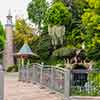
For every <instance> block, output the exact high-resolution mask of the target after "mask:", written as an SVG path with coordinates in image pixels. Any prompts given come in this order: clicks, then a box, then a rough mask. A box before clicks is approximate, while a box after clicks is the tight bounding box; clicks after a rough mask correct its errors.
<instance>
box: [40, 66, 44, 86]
mask: <svg viewBox="0 0 100 100" xmlns="http://www.w3.org/2000/svg"><path fill="white" fill-rule="evenodd" d="M43 67H44V65H43V64H41V69H40V84H42V83H43Z"/></svg>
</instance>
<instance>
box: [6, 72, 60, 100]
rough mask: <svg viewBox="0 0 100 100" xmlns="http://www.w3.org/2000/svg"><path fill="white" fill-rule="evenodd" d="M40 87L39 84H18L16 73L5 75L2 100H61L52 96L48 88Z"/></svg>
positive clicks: (56, 96)
mask: <svg viewBox="0 0 100 100" xmlns="http://www.w3.org/2000/svg"><path fill="white" fill-rule="evenodd" d="M40 87H41V86H40V85H39V84H32V83H23V82H19V81H18V74H17V73H11V74H9V73H7V74H6V75H5V96H4V97H5V99H4V100H62V96H61V95H59V94H52V93H51V91H50V90H49V89H48V88H45V89H41V88H40Z"/></svg>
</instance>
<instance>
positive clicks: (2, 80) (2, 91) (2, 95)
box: [0, 65, 4, 100]
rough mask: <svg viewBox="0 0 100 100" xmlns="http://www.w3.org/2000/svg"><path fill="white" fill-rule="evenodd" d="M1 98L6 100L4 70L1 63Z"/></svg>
mask: <svg viewBox="0 0 100 100" xmlns="http://www.w3.org/2000/svg"><path fill="white" fill-rule="evenodd" d="M0 100H4V70H3V68H2V65H0Z"/></svg>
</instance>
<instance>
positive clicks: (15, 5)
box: [0, 0, 31, 24]
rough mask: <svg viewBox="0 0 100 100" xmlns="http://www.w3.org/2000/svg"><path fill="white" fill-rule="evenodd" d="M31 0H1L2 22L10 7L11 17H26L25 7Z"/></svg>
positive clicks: (0, 12) (0, 16)
mask: <svg viewBox="0 0 100 100" xmlns="http://www.w3.org/2000/svg"><path fill="white" fill-rule="evenodd" d="M30 1H31V0H1V2H0V20H1V21H2V23H3V24H5V21H6V15H7V14H8V11H9V9H11V12H12V16H13V19H14V17H15V16H16V15H19V16H25V17H27V12H26V8H27V5H28V3H29V2H30Z"/></svg>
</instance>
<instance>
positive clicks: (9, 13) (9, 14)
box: [7, 9, 12, 18]
mask: <svg viewBox="0 0 100 100" xmlns="http://www.w3.org/2000/svg"><path fill="white" fill-rule="evenodd" d="M7 18H12V15H11V9H9V10H8V16H7Z"/></svg>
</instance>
